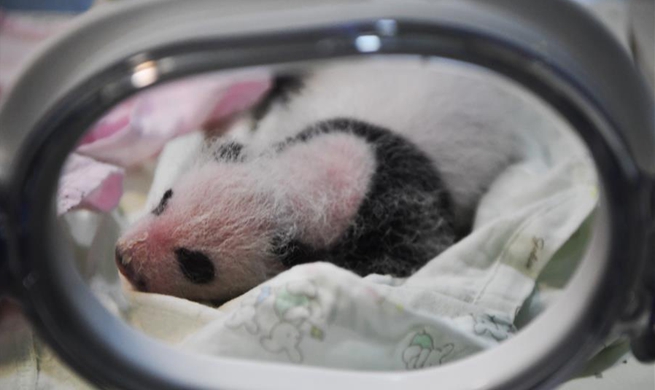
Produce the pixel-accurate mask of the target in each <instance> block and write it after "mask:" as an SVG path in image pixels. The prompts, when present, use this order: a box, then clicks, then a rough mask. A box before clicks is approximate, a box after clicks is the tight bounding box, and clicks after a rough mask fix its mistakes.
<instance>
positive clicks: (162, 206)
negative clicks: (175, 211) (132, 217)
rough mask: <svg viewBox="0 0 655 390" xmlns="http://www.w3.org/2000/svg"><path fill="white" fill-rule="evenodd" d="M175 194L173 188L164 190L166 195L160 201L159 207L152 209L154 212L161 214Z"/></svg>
mask: <svg viewBox="0 0 655 390" xmlns="http://www.w3.org/2000/svg"><path fill="white" fill-rule="evenodd" d="M172 196H173V190H171V189H169V190H168V191H166V192H164V196H162V197H161V200H160V201H159V204H158V205H157V207H155V208H154V209H153V210H152V213H153V214H154V215H157V216H159V215H161V213H163V212H164V210H165V209H166V205H167V204H168V200H169V199H170V198H171V197H172Z"/></svg>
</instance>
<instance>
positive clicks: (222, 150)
mask: <svg viewBox="0 0 655 390" xmlns="http://www.w3.org/2000/svg"><path fill="white" fill-rule="evenodd" d="M242 151H243V145H241V144H240V143H237V142H234V141H231V142H226V143H224V144H222V145H221V146H219V147H218V148H217V149H216V150H215V151H214V158H215V159H216V160H217V161H226V162H241V161H243V154H242Z"/></svg>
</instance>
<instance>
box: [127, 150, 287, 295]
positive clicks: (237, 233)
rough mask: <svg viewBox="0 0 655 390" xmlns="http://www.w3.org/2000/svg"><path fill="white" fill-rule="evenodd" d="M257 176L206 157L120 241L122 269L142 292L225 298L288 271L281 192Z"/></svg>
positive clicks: (167, 192)
mask: <svg viewBox="0 0 655 390" xmlns="http://www.w3.org/2000/svg"><path fill="white" fill-rule="evenodd" d="M257 176H258V175H253V172H252V170H251V169H249V167H247V166H245V165H244V166H240V165H237V164H221V163H207V164H204V165H203V166H202V167H200V168H198V169H196V170H194V171H193V172H192V173H191V174H187V175H184V176H183V177H181V178H180V180H179V181H178V182H176V184H175V185H174V186H173V187H172V188H170V189H168V190H167V191H166V192H165V193H164V194H163V196H162V198H161V200H160V202H159V204H158V205H157V206H156V207H155V208H154V209H153V210H152V211H151V212H150V213H149V214H148V215H146V216H144V217H142V218H141V220H139V221H138V222H137V223H136V224H135V225H134V226H132V227H131V228H130V229H129V230H128V231H127V232H126V233H125V234H123V236H122V237H121V238H120V240H119V241H118V243H117V245H116V262H117V265H118V267H119V270H120V271H121V273H122V274H123V275H124V276H125V277H126V278H127V279H128V280H129V281H130V282H131V284H132V285H133V286H134V287H135V288H136V289H138V290H141V291H148V292H156V293H162V294H168V295H175V296H181V297H186V298H190V299H195V300H224V299H227V298H229V297H232V296H235V295H236V294H239V293H242V292H244V291H246V290H247V289H249V288H250V287H252V286H253V285H256V284H257V283H259V282H261V281H263V280H266V279H267V278H270V277H271V276H272V275H274V274H275V273H277V272H279V271H281V270H282V266H281V265H280V264H279V262H277V261H275V259H274V256H273V255H272V254H271V252H272V249H271V248H270V245H271V240H270V236H271V234H272V232H273V231H275V230H276V224H278V223H279V222H280V221H277V220H276V211H275V208H276V205H275V199H274V197H273V196H272V194H271V193H270V191H268V190H267V189H265V188H262V187H263V186H262V183H261V182H260V181H259V180H258V178H257ZM246 259H248V260H246Z"/></svg>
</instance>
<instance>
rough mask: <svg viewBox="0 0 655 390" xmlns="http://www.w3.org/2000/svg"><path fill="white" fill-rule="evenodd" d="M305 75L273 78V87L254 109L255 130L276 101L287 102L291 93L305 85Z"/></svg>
mask: <svg viewBox="0 0 655 390" xmlns="http://www.w3.org/2000/svg"><path fill="white" fill-rule="evenodd" d="M303 79H304V76H302V75H278V76H276V77H275V79H273V87H272V88H271V90H270V91H269V92H268V94H267V95H266V96H265V97H264V98H263V99H262V100H261V102H259V104H258V105H257V106H255V108H253V110H252V116H253V119H254V120H255V122H254V123H255V125H254V128H253V130H255V129H256V128H257V125H258V124H259V121H261V120H262V119H263V118H264V117H265V116H266V114H268V112H269V111H270V110H271V107H273V104H274V103H275V102H282V103H287V102H288V101H289V99H290V98H291V95H293V94H296V93H298V92H300V91H301V90H302V89H303V88H304V86H305V82H304V81H303Z"/></svg>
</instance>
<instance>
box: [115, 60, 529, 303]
mask: <svg viewBox="0 0 655 390" xmlns="http://www.w3.org/2000/svg"><path fill="white" fill-rule="evenodd" d="M432 69H433V68H432V67H431V66H429V65H428V64H425V63H419V62H407V61H401V62H395V61H389V62H385V63H379V62H376V61H364V62H361V63H351V64H342V65H336V66H328V67H326V68H321V69H318V70H316V71H312V72H309V74H308V75H306V76H304V77H303V79H302V81H301V82H297V81H293V79H290V78H288V77H286V78H283V80H284V81H285V85H287V86H288V87H289V86H290V88H287V89H285V88H282V87H281V88H278V89H275V88H274V89H273V91H274V92H275V91H277V92H275V93H277V94H279V96H280V98H275V96H273V95H275V94H273V95H271V96H269V97H267V98H266V99H265V100H264V101H263V102H262V104H261V105H260V106H259V107H257V108H255V109H254V110H253V111H252V113H251V114H250V115H244V116H242V117H241V118H239V119H237V120H235V121H234V122H233V123H232V124H231V127H230V129H229V130H228V131H227V132H226V133H225V135H224V136H222V137H219V138H218V139H216V140H214V141H211V142H208V144H207V145H206V148H205V151H204V152H203V153H202V155H201V156H199V158H198V163H197V164H196V165H195V166H193V167H192V168H191V169H190V170H189V171H188V172H187V173H186V174H185V175H183V176H182V177H180V178H179V180H178V181H177V182H176V183H175V185H174V186H173V188H172V189H171V191H172V195H171V196H169V198H168V199H166V201H162V202H163V203H165V204H164V206H162V207H160V208H156V209H155V210H156V211H157V212H156V213H152V214H150V215H148V216H146V217H144V218H143V219H142V220H141V221H139V222H138V223H137V224H136V225H135V226H133V227H132V228H131V229H130V230H129V231H128V232H126V233H125V234H124V235H123V237H122V238H121V240H120V241H119V243H118V244H117V262H118V264H119V268H121V271H122V272H123V274H125V275H126V276H128V278H129V279H130V281H131V282H132V283H133V284H134V285H135V286H136V287H137V288H139V289H142V290H144V291H151V292H159V293H165V294H171V295H177V296H182V297H186V298H190V299H195V300H213V301H224V300H226V299H229V298H232V297H234V296H236V295H238V294H241V293H243V292H245V291H247V290H248V289H250V288H252V287H254V286H255V285H257V284H258V283H261V282H263V281H264V280H266V279H268V278H270V277H272V276H274V275H275V274H277V273H279V272H281V271H283V270H284V269H287V268H289V267H291V266H293V265H296V264H299V263H304V262H308V261H330V262H333V263H335V264H337V265H339V266H341V267H343V268H346V269H350V270H353V271H354V272H356V273H358V274H360V275H367V274H369V273H383V274H391V275H395V276H407V275H410V274H411V273H412V272H414V271H415V270H416V269H418V268H420V267H421V266H422V265H423V264H425V263H426V262H427V261H429V260H430V259H431V258H433V257H434V256H436V255H438V254H439V253H440V252H441V251H443V250H444V249H446V248H447V247H448V246H450V245H451V244H452V243H454V242H455V241H456V240H457V239H458V238H459V237H460V236H461V235H462V234H465V233H466V231H467V229H468V228H469V227H470V226H471V223H472V220H473V215H474V209H475V205H476V204H477V202H478V200H479V197H480V196H481V194H482V193H483V192H484V191H485V190H486V189H487V188H488V186H489V185H490V184H491V182H492V180H493V179H494V178H495V176H496V175H497V174H498V173H499V172H500V171H501V170H502V169H503V168H504V167H505V166H506V165H507V164H509V163H510V162H511V161H512V160H513V159H515V158H517V157H518V156H516V155H515V153H514V152H513V151H514V150H515V141H516V140H515V137H514V134H515V133H516V131H517V129H514V128H512V126H511V123H512V118H505V117H502V115H504V114H506V113H507V112H509V111H511V109H512V107H513V106H514V105H515V106H516V107H520V103H519V102H518V100H516V101H515V100H513V99H512V97H511V95H509V94H503V92H502V90H501V89H497V88H490V87H489V83H487V81H488V80H482V79H480V80H476V79H475V78H473V79H470V78H462V77H460V76H461V75H458V74H457V72H454V73H448V72H443V70H442V71H434V70H432ZM463 90H465V91H466V93H463V92H462V91H463ZM487 120H488V121H492V122H493V123H491V126H488V124H489V123H487V122H485V121H487ZM488 127H491V128H493V129H496V130H498V129H500V130H499V131H493V132H492V131H489V130H488ZM156 214H157V215H156ZM180 248H182V249H184V250H182V251H181V250H180ZM190 251H191V252H193V251H196V252H198V253H202V257H203V258H204V257H206V258H208V259H211V261H212V263H213V267H214V268H212V269H215V274H216V276H215V279H212V280H209V281H208V282H207V283H203V284H198V283H192V282H191V281H189V280H187V279H185V276H184V274H185V273H184V272H183V271H185V270H184V269H182V271H181V270H180V266H179V264H178V263H179V261H180V259H179V258H176V255H175V253H178V254H179V253H187V254H188V253H191V252H190ZM186 257H187V259H185V261H189V258H192V256H191V257H189V256H186ZM199 269H200V270H202V269H204V268H203V267H199ZM187 276H188V275H187ZM199 277H200V279H199V280H208V278H203V275H199ZM212 277H213V274H212Z"/></svg>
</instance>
